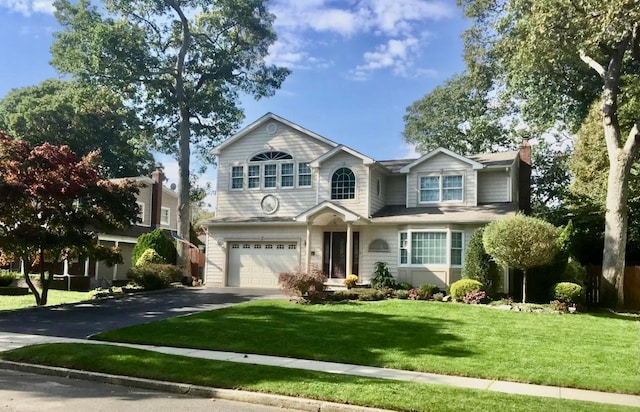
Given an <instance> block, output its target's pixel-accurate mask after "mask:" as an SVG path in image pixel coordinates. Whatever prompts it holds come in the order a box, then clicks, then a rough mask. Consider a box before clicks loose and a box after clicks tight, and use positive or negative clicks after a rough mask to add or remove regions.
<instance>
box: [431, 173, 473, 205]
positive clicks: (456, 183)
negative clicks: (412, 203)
mask: <svg viewBox="0 0 640 412" xmlns="http://www.w3.org/2000/svg"><path fill="white" fill-rule="evenodd" d="M462 197H463V179H462V175H443V176H421V177H420V203H437V202H452V201H462Z"/></svg>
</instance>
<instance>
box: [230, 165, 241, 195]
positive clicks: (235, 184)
mask: <svg viewBox="0 0 640 412" xmlns="http://www.w3.org/2000/svg"><path fill="white" fill-rule="evenodd" d="M243 179H244V167H243V166H233V167H232V168H231V189H236V190H237V189H242V184H243Z"/></svg>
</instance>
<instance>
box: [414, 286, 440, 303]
mask: <svg viewBox="0 0 640 412" xmlns="http://www.w3.org/2000/svg"><path fill="white" fill-rule="evenodd" d="M438 292H440V288H439V287H437V286H436V285H433V284H431V283H425V284H424V285H420V287H419V288H418V299H420V300H429V299H431V296H433V294H434V293H438Z"/></svg>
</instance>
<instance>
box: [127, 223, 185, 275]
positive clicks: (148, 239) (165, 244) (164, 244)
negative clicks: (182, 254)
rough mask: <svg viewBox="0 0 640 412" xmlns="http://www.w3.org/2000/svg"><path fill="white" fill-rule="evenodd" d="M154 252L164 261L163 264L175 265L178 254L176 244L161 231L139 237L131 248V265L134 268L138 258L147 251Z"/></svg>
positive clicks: (157, 230)
mask: <svg viewBox="0 0 640 412" xmlns="http://www.w3.org/2000/svg"><path fill="white" fill-rule="evenodd" d="M147 249H153V250H155V251H156V252H157V253H158V254H159V255H160V256H162V258H163V259H164V262H163V263H168V264H172V265H173V264H175V263H176V258H177V255H178V252H177V250H176V242H175V240H174V239H172V238H171V237H170V236H169V235H167V234H166V232H165V231H164V230H162V229H156V230H154V231H152V232H149V233H145V234H143V235H140V237H139V238H138V242H137V243H136V245H135V246H134V247H133V252H132V254H131V263H132V264H133V265H134V266H135V265H136V263H138V259H140V256H142V254H143V253H144V252H145V251H146V250H147Z"/></svg>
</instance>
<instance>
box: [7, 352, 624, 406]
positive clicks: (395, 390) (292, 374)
mask: <svg viewBox="0 0 640 412" xmlns="http://www.w3.org/2000/svg"><path fill="white" fill-rule="evenodd" d="M0 358H2V359H6V360H11V361H16V362H25V363H35V364H41V365H48V366H58V367H66V368H71V369H79V370H85V371H93V372H102V373H109V374H116V375H126V376H133V377H138V378H147V379H156V380H162V381H171V382H180V383H189V384H195V385H202V386H208V387H217V388H228V389H241V390H247V391H254V392H264V393H274V394H280V395H288V396H296V397H304V398H310V399H318V400H325V401H332V402H340V403H349V404H354V405H360V406H369V407H377V408H385V409H392V410H398V411H483V412H484V411H487V410H493V411H523V410H526V411H532V412H535V411H540V412H547V411H550V410H561V411H584V412H589V411H594V412H596V411H632V410H635V409H634V408H627V407H620V406H615V405H603V404H595V403H590V402H579V401H568V400H563V399H552V398H539V397H532V396H523V395H510V394H502V393H496V392H489V391H480V390H471V389H463V388H454V387H448V386H440V385H429V384H423V383H415V382H396V381H389V380H383V379H374V378H365V377H356V376H346V375H336V374H329V373H323V372H316V371H306V370H297V369H285V368H277V367H272V366H262V365H248V364H237V363H232V362H221V361H212V360H205V359H195V358H189V357H183V356H172V355H166V354H162V353H156V352H150V351H144V350H139V349H131V348H123V347H117V346H111V345H91V344H69V343H61V344H45V345H35V346H30V347H24V348H20V349H15V350H12V351H8V352H3V353H0Z"/></svg>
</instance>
